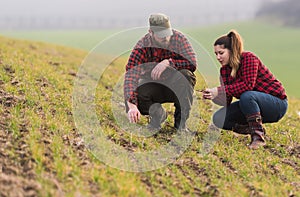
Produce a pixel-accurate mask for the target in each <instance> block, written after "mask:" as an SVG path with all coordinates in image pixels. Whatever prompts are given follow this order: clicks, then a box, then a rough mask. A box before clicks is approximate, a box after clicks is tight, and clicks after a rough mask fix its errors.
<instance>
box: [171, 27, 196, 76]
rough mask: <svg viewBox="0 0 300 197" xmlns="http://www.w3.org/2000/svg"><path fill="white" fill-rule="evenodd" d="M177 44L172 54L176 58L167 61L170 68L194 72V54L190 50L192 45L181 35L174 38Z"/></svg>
mask: <svg viewBox="0 0 300 197" xmlns="http://www.w3.org/2000/svg"><path fill="white" fill-rule="evenodd" d="M175 40H176V42H177V44H176V45H177V46H178V47H177V48H176V49H175V51H174V52H176V53H177V54H178V57H176V58H171V59H170V60H169V62H170V66H171V67H173V68H175V69H176V70H181V69H188V70H190V71H192V72H194V71H195V70H196V68H197V59H196V54H195V52H194V50H193V48H192V45H191V44H190V42H189V41H188V39H187V38H186V37H185V36H184V35H183V34H181V33H180V34H178V35H177V36H176V37H175Z"/></svg>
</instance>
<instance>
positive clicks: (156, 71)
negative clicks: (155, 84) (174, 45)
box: [151, 59, 170, 80]
mask: <svg viewBox="0 0 300 197" xmlns="http://www.w3.org/2000/svg"><path fill="white" fill-rule="evenodd" d="M168 66H170V62H169V60H167V59H165V60H163V61H161V62H160V63H158V64H157V65H156V66H155V67H154V68H153V70H152V72H151V78H152V79H153V80H159V79H160V76H161V74H162V73H163V72H164V71H165V70H166V68H167V67H168Z"/></svg>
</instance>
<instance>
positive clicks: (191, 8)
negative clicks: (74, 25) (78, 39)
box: [0, 0, 262, 25]
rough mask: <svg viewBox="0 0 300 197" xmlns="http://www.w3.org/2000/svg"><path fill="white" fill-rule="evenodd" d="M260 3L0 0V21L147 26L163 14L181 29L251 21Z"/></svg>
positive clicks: (232, 0) (228, 0)
mask: <svg viewBox="0 0 300 197" xmlns="http://www.w3.org/2000/svg"><path fill="white" fill-rule="evenodd" d="M260 2H262V0H250V1H249V0H167V1H163V0H148V1H147V0H146V1H143V0H0V20H2V21H3V20H6V19H8V18H19V19H32V18H35V19H37V18H38V19H44V18H59V19H62V18H73V19H76V18H93V17H94V18H97V19H101V20H102V21H105V20H110V21H111V20H114V22H116V23H117V22H118V21H135V23H136V24H139V25H141V24H143V23H144V24H145V25H147V19H148V16H149V14H151V13H153V12H163V13H165V14H167V15H169V16H170V17H171V18H172V19H173V20H172V21H179V22H178V23H179V24H178V25H182V24H184V23H187V24H189V23H192V22H198V23H205V22H206V21H212V22H213V21H215V20H220V19H222V20H224V21H230V20H233V19H234V18H240V19H241V18H242V19H243V18H245V19H247V18H251V17H253V15H254V14H255V11H256V10H257V8H258V7H259V5H260ZM181 23H182V24H181ZM129 25H131V24H129Z"/></svg>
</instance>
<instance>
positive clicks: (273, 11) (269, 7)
mask: <svg viewBox="0 0 300 197" xmlns="http://www.w3.org/2000/svg"><path fill="white" fill-rule="evenodd" d="M257 16H258V17H259V18H265V19H267V20H271V21H272V22H277V23H280V24H283V25H286V26H296V27H300V1H299V0H286V1H280V2H273V3H267V4H264V5H263V6H262V7H261V9H259V11H258V12H257Z"/></svg>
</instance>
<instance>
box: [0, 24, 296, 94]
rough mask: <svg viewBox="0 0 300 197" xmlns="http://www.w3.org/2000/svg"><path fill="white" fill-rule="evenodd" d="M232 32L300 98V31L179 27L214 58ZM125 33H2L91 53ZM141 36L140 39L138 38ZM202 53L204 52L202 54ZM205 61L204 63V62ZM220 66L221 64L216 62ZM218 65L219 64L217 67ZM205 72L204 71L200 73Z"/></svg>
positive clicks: (257, 27)
mask: <svg viewBox="0 0 300 197" xmlns="http://www.w3.org/2000/svg"><path fill="white" fill-rule="evenodd" d="M230 29H236V30H238V31H239V32H240V33H241V35H242V36H243V38H244V42H245V50H249V51H253V52H254V53H256V54H257V55H258V56H259V57H260V58H261V59H262V61H263V62H264V63H265V65H267V66H268V67H269V68H270V69H271V71H272V72H273V73H274V74H275V75H276V76H277V78H278V79H279V80H281V81H282V83H283V84H284V86H285V87H286V89H287V93H288V95H289V96H290V97H297V98H300V91H298V89H297V88H298V85H297V84H300V77H299V76H298V75H299V74H300V68H299V66H297V63H296V62H297V57H298V55H299V51H300V50H299V47H298V46H300V40H299V35H300V29H297V28H287V27H279V26H274V25H270V24H266V23H261V22H257V21H256V22H243V23H232V24H226V25H218V26H211V27H203V28H179V30H181V31H183V32H184V33H186V34H188V35H189V36H190V37H191V38H192V39H193V40H195V41H196V42H198V43H200V44H201V45H202V46H203V48H205V49H206V50H207V51H208V53H209V54H210V56H211V57H212V58H213V59H214V54H213V51H212V50H213V48H212V43H213V42H214V41H215V39H216V38H217V37H218V36H220V35H222V34H225V33H227V32H228V31H229V30H230ZM121 31H124V30H103V31H37V32H33V31H19V32H18V31H15V32H12V31H5V32H0V34H2V35H5V36H9V37H14V38H20V39H28V40H37V41H44V42H50V43H55V44H60V45H65V46H70V47H74V48H79V49H83V50H87V51H90V50H92V49H93V48H94V47H96V46H97V45H98V44H99V43H101V42H102V41H103V40H105V39H111V36H116V34H118V33H119V32H121ZM138 38H139V37H137V38H136V39H138ZM198 53H201V52H199V51H198ZM200 61H201V60H200ZM215 64H217V62H215ZM217 65H218V64H217ZM200 72H201V71H200Z"/></svg>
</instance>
